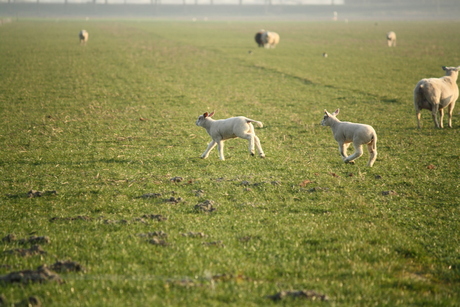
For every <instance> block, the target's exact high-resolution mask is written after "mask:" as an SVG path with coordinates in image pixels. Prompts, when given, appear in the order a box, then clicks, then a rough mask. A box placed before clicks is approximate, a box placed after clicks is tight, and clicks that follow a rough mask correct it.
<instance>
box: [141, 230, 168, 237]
mask: <svg viewBox="0 0 460 307" xmlns="http://www.w3.org/2000/svg"><path fill="white" fill-rule="evenodd" d="M138 236H139V237H141V238H153V237H157V238H167V237H168V234H167V233H166V232H164V231H162V230H159V231H154V232H147V233H140V234H138Z"/></svg>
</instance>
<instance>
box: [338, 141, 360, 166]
mask: <svg viewBox="0 0 460 307" xmlns="http://www.w3.org/2000/svg"><path fill="white" fill-rule="evenodd" d="M353 146H354V147H355V152H354V153H353V154H352V155H351V156H348V157H347V158H346V159H345V160H343V161H344V162H345V163H355V160H356V159H358V158H359V157H361V156H362V155H363V145H361V144H355V143H353Z"/></svg>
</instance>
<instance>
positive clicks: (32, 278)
mask: <svg viewBox="0 0 460 307" xmlns="http://www.w3.org/2000/svg"><path fill="white" fill-rule="evenodd" d="M48 281H52V282H57V283H63V281H62V279H61V277H60V276H59V275H57V274H56V273H54V272H52V271H50V270H49V269H48V268H46V267H43V266H42V267H39V268H38V269H37V270H24V271H18V272H11V273H9V274H7V275H2V276H0V283H1V282H4V283H21V284H28V283H37V282H38V283H44V282H48Z"/></svg>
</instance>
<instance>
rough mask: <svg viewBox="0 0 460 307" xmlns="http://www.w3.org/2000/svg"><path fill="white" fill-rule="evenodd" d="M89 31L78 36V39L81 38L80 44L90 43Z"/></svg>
mask: <svg viewBox="0 0 460 307" xmlns="http://www.w3.org/2000/svg"><path fill="white" fill-rule="evenodd" d="M88 36H89V34H88V31H86V30H81V31H80V33H79V34H78V37H79V38H80V44H86V42H87V41H88Z"/></svg>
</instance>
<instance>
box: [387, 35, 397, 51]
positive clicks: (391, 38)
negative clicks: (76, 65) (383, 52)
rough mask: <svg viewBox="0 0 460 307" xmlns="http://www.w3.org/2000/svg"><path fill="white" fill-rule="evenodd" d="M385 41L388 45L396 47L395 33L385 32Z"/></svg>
mask: <svg viewBox="0 0 460 307" xmlns="http://www.w3.org/2000/svg"><path fill="white" fill-rule="evenodd" d="M387 43H388V47H396V33H395V32H393V31H390V32H388V33H387Z"/></svg>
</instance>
